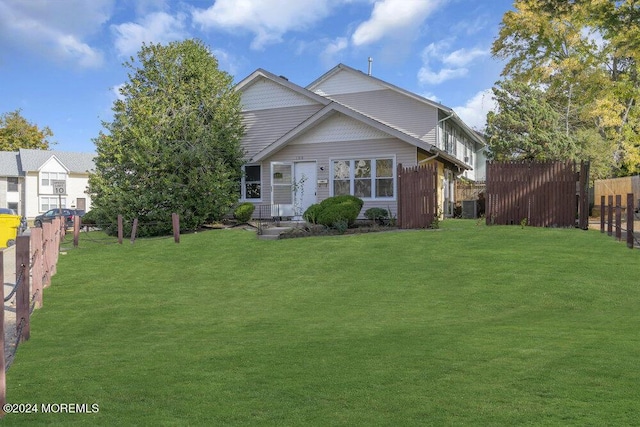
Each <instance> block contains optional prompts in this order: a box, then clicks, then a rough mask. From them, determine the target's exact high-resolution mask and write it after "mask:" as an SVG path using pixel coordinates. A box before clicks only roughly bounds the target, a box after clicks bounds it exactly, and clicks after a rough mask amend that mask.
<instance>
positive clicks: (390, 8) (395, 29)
mask: <svg viewBox="0 0 640 427" xmlns="http://www.w3.org/2000/svg"><path fill="white" fill-rule="evenodd" d="M441 3H442V0H419V1H409V0H378V1H376V2H375V4H374V6H373V12H372V13H371V18H370V19H369V20H368V21H366V22H363V23H362V24H360V25H359V26H358V28H356V30H355V32H354V33H353V36H352V37H351V41H352V42H353V44H354V45H355V46H362V45H366V44H370V43H374V42H376V41H378V40H380V39H382V38H384V37H388V36H392V37H395V36H397V35H398V34H406V33H407V32H412V31H415V30H417V29H418V28H419V27H420V25H421V24H422V23H423V22H424V20H425V19H426V18H427V17H428V16H429V15H430V14H431V13H432V12H433V11H434V10H436V9H437V7H438V6H440V4H441Z"/></svg>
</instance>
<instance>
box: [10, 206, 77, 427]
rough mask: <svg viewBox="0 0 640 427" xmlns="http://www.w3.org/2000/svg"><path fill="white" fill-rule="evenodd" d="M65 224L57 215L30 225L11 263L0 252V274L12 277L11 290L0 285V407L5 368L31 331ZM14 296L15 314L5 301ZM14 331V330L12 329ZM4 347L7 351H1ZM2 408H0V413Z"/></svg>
mask: <svg viewBox="0 0 640 427" xmlns="http://www.w3.org/2000/svg"><path fill="white" fill-rule="evenodd" d="M64 235H65V227H64V226H63V223H62V221H61V219H60V218H56V219H55V220H53V222H51V223H45V224H43V225H42V228H33V229H32V230H31V234H30V235H27V236H18V237H17V238H16V244H15V247H12V248H10V251H7V253H11V252H12V251H14V250H15V263H14V262H12V260H5V257H4V255H5V253H4V252H3V253H2V254H1V255H2V256H0V277H1V278H2V279H3V282H4V281H5V278H6V277H15V283H14V284H12V288H11V291H9V292H8V294H7V295H5V285H6V283H3V286H0V295H2V298H3V301H4V303H3V304H2V313H1V315H0V340H1V341H2V345H1V346H0V347H1V348H2V351H1V352H0V408H1V407H2V406H3V405H4V404H5V403H6V371H7V369H8V368H9V365H10V362H11V361H12V360H13V358H14V356H15V353H16V351H17V349H18V346H19V345H20V343H21V342H23V341H26V340H28V339H29V337H30V334H31V329H30V322H29V319H30V317H31V314H32V313H33V311H34V310H35V309H36V308H40V307H42V303H43V300H42V294H43V289H44V288H46V287H48V286H49V285H50V284H51V277H52V276H53V275H54V274H55V273H56V265H57V263H58V255H59V252H60V251H59V248H60V242H61V241H62V239H63V238H64ZM13 298H15V315H14V313H13V312H12V311H11V310H7V309H6V304H7V303H9V302H10V301H11V300H12V299H13ZM14 331H15V332H14ZM5 349H8V351H5ZM3 415H4V412H2V411H0V416H3Z"/></svg>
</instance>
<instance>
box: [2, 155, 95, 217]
mask: <svg viewBox="0 0 640 427" xmlns="http://www.w3.org/2000/svg"><path fill="white" fill-rule="evenodd" d="M94 157H95V154H92V153H74V152H64V151H49V150H30V149H20V150H19V151H18V152H10V151H0V207H7V208H9V209H15V210H16V211H17V212H18V214H19V215H22V216H25V217H27V218H30V219H32V218H34V217H35V216H36V215H39V214H41V213H43V212H46V211H47V210H49V209H53V208H57V207H59V202H60V203H61V207H63V208H72V209H83V210H89V209H90V208H91V198H90V196H89V195H88V194H87V192H86V191H87V185H88V183H89V171H91V170H93V169H94V163H93V158H94ZM54 181H63V182H64V190H65V191H64V193H61V194H56V193H55V192H54Z"/></svg>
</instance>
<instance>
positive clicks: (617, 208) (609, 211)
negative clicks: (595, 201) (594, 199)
mask: <svg viewBox="0 0 640 427" xmlns="http://www.w3.org/2000/svg"><path fill="white" fill-rule="evenodd" d="M605 199H606V204H605ZM634 201H635V197H634V194H633V193H627V196H626V200H624V203H623V200H622V195H620V194H618V195H615V196H608V197H605V196H600V232H601V233H604V231H605V225H606V229H607V234H608V235H609V236H614V235H615V238H616V239H617V240H622V235H623V233H624V234H625V237H626V240H627V247H629V249H633V247H634V246H640V243H639V242H638V239H637V237H636V235H635V234H634V222H635V216H636V212H635V208H634ZM623 211H624V216H625V222H626V228H623V227H622V217H623ZM605 218H606V220H605ZM614 229H615V231H614Z"/></svg>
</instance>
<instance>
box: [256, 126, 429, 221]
mask: <svg viewBox="0 0 640 427" xmlns="http://www.w3.org/2000/svg"><path fill="white" fill-rule="evenodd" d="M376 157H377V158H381V157H388V158H395V162H396V164H397V163H402V164H403V166H415V165H416V162H417V149H416V147H413V146H411V145H409V144H406V143H404V142H402V141H399V140H397V139H394V138H388V139H375V140H363V141H349V142H348V143H345V142H343V141H335V142H324V143H322V144H295V145H288V146H286V147H284V148H283V149H282V150H280V151H278V152H277V153H275V154H274V155H273V156H271V157H269V158H267V159H265V160H264V161H263V162H262V177H263V182H262V189H263V195H262V203H270V201H271V199H270V197H271V196H270V194H271V181H270V176H269V175H270V174H269V168H270V164H271V162H291V163H295V162H296V161H315V162H316V167H317V170H316V173H317V179H318V180H327V184H316V203H317V202H320V201H322V200H324V199H326V198H327V197H329V196H330V186H331V176H329V174H330V170H331V167H330V162H331V161H332V160H339V159H369V158H376ZM396 185H397V183H396ZM371 207H380V208H384V209H390V210H391V212H392V213H393V215H396V214H397V188H396V189H395V197H394V198H393V199H392V200H366V201H365V203H364V206H363V208H362V211H361V213H360V214H361V215H360V217H361V218H363V215H362V214H363V213H364V211H366V210H367V209H369V208H371Z"/></svg>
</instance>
